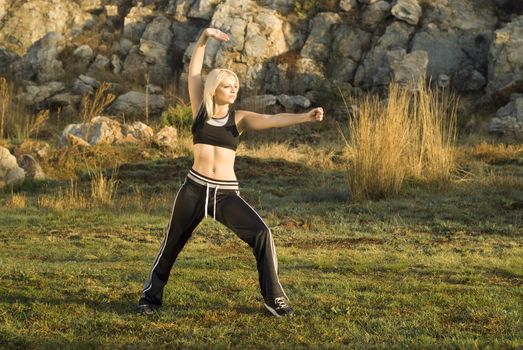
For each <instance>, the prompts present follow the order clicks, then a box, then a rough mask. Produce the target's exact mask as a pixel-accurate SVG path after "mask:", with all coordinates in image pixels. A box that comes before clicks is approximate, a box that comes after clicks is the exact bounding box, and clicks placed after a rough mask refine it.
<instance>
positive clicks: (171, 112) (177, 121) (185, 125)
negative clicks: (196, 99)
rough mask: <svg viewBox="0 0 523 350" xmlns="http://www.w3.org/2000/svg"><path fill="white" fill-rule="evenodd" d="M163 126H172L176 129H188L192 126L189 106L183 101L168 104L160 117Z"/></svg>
mask: <svg viewBox="0 0 523 350" xmlns="http://www.w3.org/2000/svg"><path fill="white" fill-rule="evenodd" d="M160 121H161V123H162V125H164V126H168V125H170V126H174V127H175V128H176V130H178V131H188V130H190V129H191V126H192V110H191V106H190V105H187V104H183V103H177V104H176V105H175V106H174V107H173V106H169V108H167V110H166V111H164V112H163V113H162V115H161V117H160Z"/></svg>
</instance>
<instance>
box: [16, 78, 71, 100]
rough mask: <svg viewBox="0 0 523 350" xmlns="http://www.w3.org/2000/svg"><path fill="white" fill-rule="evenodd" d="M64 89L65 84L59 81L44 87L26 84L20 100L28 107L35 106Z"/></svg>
mask: <svg viewBox="0 0 523 350" xmlns="http://www.w3.org/2000/svg"><path fill="white" fill-rule="evenodd" d="M64 89H65V84H64V83H62V82H59V81H52V82H49V83H47V84H44V85H33V84H28V85H27V86H26V87H25V90H26V92H25V93H24V94H22V96H21V97H22V100H23V101H24V103H26V104H28V105H35V104H38V103H41V102H43V101H45V100H47V99H49V98H50V97H51V96H53V95H54V94H56V93H58V92H61V91H63V90H64Z"/></svg>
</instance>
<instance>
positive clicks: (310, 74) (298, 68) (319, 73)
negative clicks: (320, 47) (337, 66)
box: [292, 58, 325, 95]
mask: <svg viewBox="0 0 523 350" xmlns="http://www.w3.org/2000/svg"><path fill="white" fill-rule="evenodd" d="M294 69H295V72H296V77H297V78H296V79H295V80H294V81H293V82H292V84H293V86H294V89H295V91H296V93H297V94H300V95H306V93H307V92H308V91H310V90H313V89H314V88H315V87H317V86H318V85H319V84H320V83H321V82H322V81H323V80H325V71H324V68H323V67H321V66H320V65H318V63H317V62H316V61H314V60H312V59H310V58H300V59H298V60H297V61H296V64H295V65H294Z"/></svg>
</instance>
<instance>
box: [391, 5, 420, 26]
mask: <svg viewBox="0 0 523 350" xmlns="http://www.w3.org/2000/svg"><path fill="white" fill-rule="evenodd" d="M391 13H392V15H393V16H394V17H396V18H397V19H399V20H401V21H405V22H407V23H408V24H412V25H413V26H415V25H417V24H418V22H419V20H420V17H421V15H422V10H421V7H420V5H419V4H418V0H397V2H396V4H395V5H394V6H392V9H391Z"/></svg>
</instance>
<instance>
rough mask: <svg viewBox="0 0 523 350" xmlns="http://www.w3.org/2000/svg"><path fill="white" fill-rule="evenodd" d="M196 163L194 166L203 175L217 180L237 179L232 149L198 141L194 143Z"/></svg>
mask: <svg viewBox="0 0 523 350" xmlns="http://www.w3.org/2000/svg"><path fill="white" fill-rule="evenodd" d="M193 151H194V163H193V166H192V168H193V169H194V170H195V171H196V172H198V173H199V174H201V175H203V176H207V177H209V178H211V179H215V180H232V181H235V180H236V174H235V173H234V160H235V158H236V151H233V150H232V149H228V148H224V147H218V146H213V145H207V144H203V143H197V144H195V145H193Z"/></svg>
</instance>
